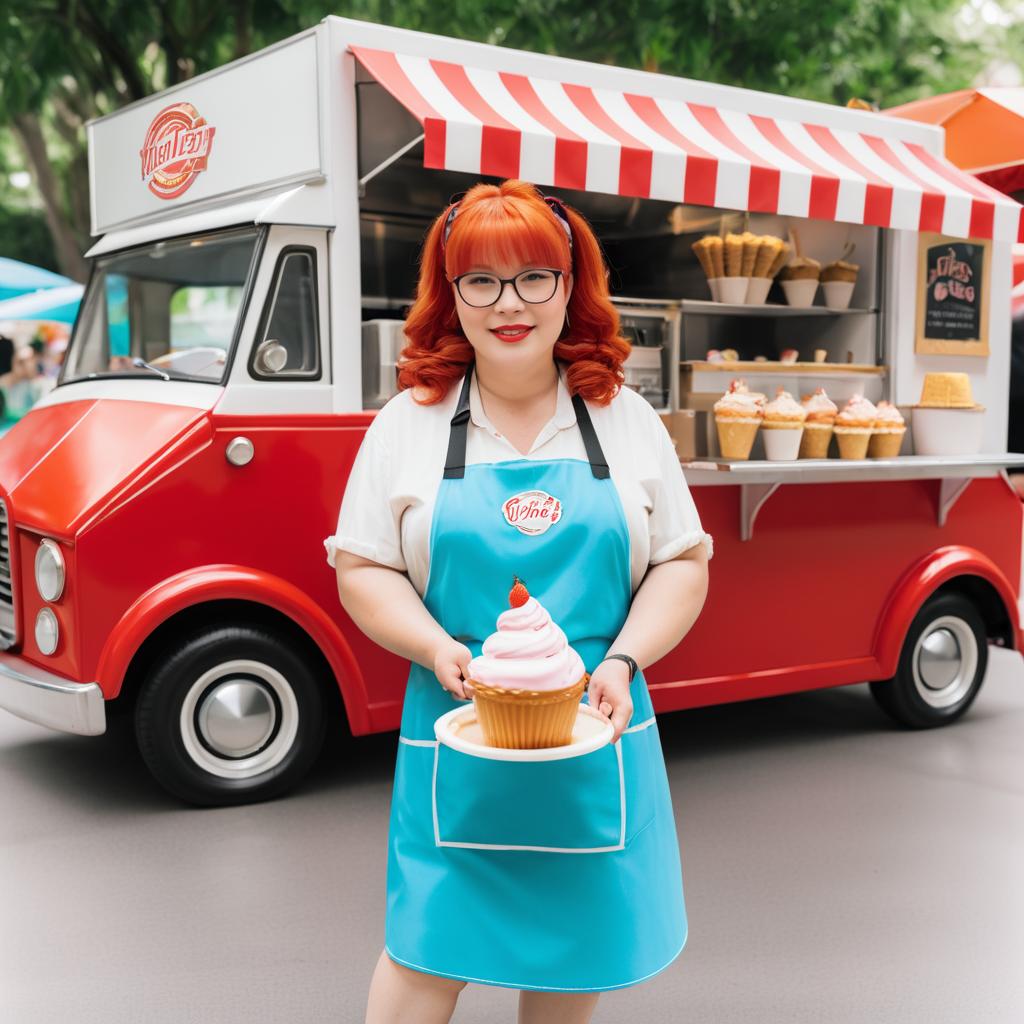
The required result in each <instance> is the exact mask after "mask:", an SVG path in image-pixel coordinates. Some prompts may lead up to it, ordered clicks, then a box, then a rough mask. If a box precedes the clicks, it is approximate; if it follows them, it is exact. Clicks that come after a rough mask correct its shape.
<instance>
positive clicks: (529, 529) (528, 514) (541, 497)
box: [501, 491, 562, 536]
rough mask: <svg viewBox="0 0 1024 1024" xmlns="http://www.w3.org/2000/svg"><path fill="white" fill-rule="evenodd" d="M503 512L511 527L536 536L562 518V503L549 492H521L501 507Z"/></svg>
mask: <svg viewBox="0 0 1024 1024" xmlns="http://www.w3.org/2000/svg"><path fill="white" fill-rule="evenodd" d="M501 511H502V512H503V513H504V515H505V522H506V523H508V525H509V526H514V527H515V528H516V529H517V530H518V531H519V532H520V533H525V534H529V535H530V536H535V535H537V534H540V533H544V532H545V531H546V530H548V529H549V528H550V527H552V526H554V525H555V523H557V522H558V520H559V519H561V518H562V503H561V502H560V501H559V500H558V499H557V498H556V497H554V496H553V495H551V494H548V492H547V491H520V492H519V494H513V495H512V497H511V498H509V499H508V501H506V502H505V504H504V505H502V506H501Z"/></svg>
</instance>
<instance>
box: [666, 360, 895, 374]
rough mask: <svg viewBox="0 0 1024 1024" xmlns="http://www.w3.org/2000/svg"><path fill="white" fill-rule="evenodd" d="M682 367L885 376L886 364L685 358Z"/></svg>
mask: <svg viewBox="0 0 1024 1024" xmlns="http://www.w3.org/2000/svg"><path fill="white" fill-rule="evenodd" d="M679 366H680V368H681V369H684V370H685V369H690V370H691V371H693V372H699V373H705V372H711V373H732V374H736V373H745V374H753V373H789V374H794V373H795V374H799V375H802V376H815V375H817V374H844V373H845V374H855V375H859V374H865V373H866V374H873V375H875V376H878V377H884V376H885V374H886V368H885V367H884V366H873V365H871V364H868V363H802V362H796V363H780V362H778V361H777V360H766V361H765V362H757V361H755V360H753V359H735V360H733V361H731V362H722V363H709V362H708V361H707V360H705V359H683V360H681V361H680V363H679Z"/></svg>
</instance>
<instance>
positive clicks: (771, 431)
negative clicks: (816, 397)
mask: <svg viewBox="0 0 1024 1024" xmlns="http://www.w3.org/2000/svg"><path fill="white" fill-rule="evenodd" d="M806 419H807V410H806V409H804V407H803V406H802V405H800V403H799V402H797V401H795V400H794V398H793V396H792V395H791V394H790V393H789V392H788V391H787V390H786V389H785V388H783V387H780V388H779V389H778V390H777V391H776V392H775V397H774V398H773V399H772V400H771V401H770V402H769V403H768V404H767V405H766V406H765V407H764V419H763V420H762V421H761V429H762V430H763V431H765V434H764V452H765V457H766V458H768V459H771V460H772V461H773V462H779V461H785V460H790V459H795V458H796V457H797V454H798V452H799V451H800V438H801V437H802V436H803V432H804V421H805V420H806Z"/></svg>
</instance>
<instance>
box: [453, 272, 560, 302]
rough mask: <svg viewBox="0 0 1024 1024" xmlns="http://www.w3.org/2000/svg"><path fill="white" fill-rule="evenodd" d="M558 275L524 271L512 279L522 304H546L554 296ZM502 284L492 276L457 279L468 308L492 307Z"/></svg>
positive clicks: (482, 275)
mask: <svg viewBox="0 0 1024 1024" xmlns="http://www.w3.org/2000/svg"><path fill="white" fill-rule="evenodd" d="M557 284H558V275H557V274H556V273H554V272H553V271H550V270H524V271H523V273H521V274H519V275H518V276H517V277H515V278H514V279H513V287H514V288H515V290H516V293H517V294H518V295H519V297H520V298H521V299H522V300H523V302H547V301H548V299H550V298H551V297H552V296H553V295H554V294H555V287H556V286H557ZM502 287H503V284H502V282H501V280H500V279H499V278H497V277H495V276H494V275H493V274H469V275H467V276H466V277H462V278H460V279H459V283H458V288H459V294H460V295H461V296H462V301H463V302H465V303H466V304H467V305H469V306H492V305H494V303H495V302H497V301H498V299H499V297H500V296H501V289H502Z"/></svg>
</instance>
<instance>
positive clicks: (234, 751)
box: [180, 659, 299, 779]
mask: <svg viewBox="0 0 1024 1024" xmlns="http://www.w3.org/2000/svg"><path fill="white" fill-rule="evenodd" d="M298 723H299V708H298V703H297V701H296V699H295V694H294V692H293V691H292V688H291V686H290V685H289V684H288V680H287V679H286V678H285V677H284V676H283V675H281V673H280V672H278V671H277V670H276V669H274V668H271V666H270V665H267V664H264V663H263V662H259V661H249V660H247V659H236V660H234V661H225V662H222V663H221V664H220V665H217V666H215V667H214V668H212V669H210V670H209V671H207V672H204V673H203V674H202V675H201V676H200V677H199V678H198V679H196V681H195V682H194V683H193V684H192V685H191V686H190V687H189V690H188V693H187V694H186V695H185V701H184V703H183V704H182V707H181V720H180V725H181V738H182V741H183V742H184V744H185V749H186V750H187V752H188V755H189V757H191V758H192V760H193V761H194V762H195V763H196V764H197V765H198V766H199V767H200V768H202V769H203V770H204V771H207V772H210V773H211V774H213V775H217V776H220V777H221V778H225V779H247V778H251V777H252V776H254V775H259V774H260V773H262V772H265V771H268V770H269V769H271V768H273V767H274V766H275V765H277V764H279V763H280V762H281V761H282V760H283V759H284V757H285V755H286V754H287V753H288V751H289V750H291V748H292V745H293V743H294V742H295V735H296V733H297V731H298Z"/></svg>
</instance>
